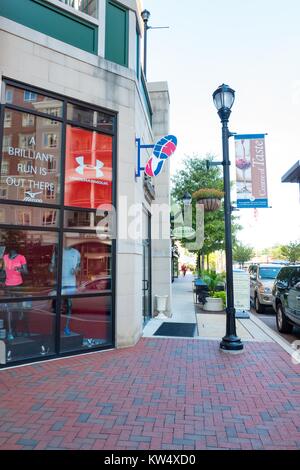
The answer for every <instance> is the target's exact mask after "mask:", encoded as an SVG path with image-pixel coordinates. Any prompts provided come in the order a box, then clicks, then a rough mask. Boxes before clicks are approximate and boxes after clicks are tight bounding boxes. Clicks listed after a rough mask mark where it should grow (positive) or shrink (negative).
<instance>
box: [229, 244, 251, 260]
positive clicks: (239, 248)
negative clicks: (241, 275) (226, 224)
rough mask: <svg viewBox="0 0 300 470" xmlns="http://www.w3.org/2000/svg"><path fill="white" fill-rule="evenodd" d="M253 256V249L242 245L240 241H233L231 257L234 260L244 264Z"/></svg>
mask: <svg viewBox="0 0 300 470" xmlns="http://www.w3.org/2000/svg"><path fill="white" fill-rule="evenodd" d="M253 256H254V251H253V248H252V247H251V246H246V245H243V244H242V243H235V246H234V248H233V252H232V258H233V260H234V261H236V262H237V263H239V264H240V265H241V266H244V263H245V262H246V261H249V260H250V259H251V258H252V257H253Z"/></svg>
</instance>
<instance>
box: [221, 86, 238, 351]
mask: <svg viewBox="0 0 300 470" xmlns="http://www.w3.org/2000/svg"><path fill="white" fill-rule="evenodd" d="M234 95H235V92H234V90H232V89H231V88H230V87H229V86H228V85H224V84H223V85H221V86H219V88H218V89H217V90H216V91H215V92H214V93H213V100H214V104H215V106H216V108H217V110H218V115H219V116H220V119H221V122H222V144H223V162H222V164H223V179H224V193H225V194H224V210H225V254H226V294H227V305H226V335H225V336H224V338H222V341H221V343H220V348H221V349H222V350H224V351H228V352H230V351H239V350H241V349H243V347H244V346H243V343H242V342H241V340H240V338H238V337H237V334H236V324H235V308H234V294H233V269H232V238H231V210H232V208H231V202H230V171H229V168H230V160H229V145H228V139H229V137H230V136H231V135H232V134H231V133H230V132H229V129H228V121H229V116H230V114H231V108H232V105H233V103H234V97H235V96H234Z"/></svg>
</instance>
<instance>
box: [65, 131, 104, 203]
mask: <svg viewBox="0 0 300 470" xmlns="http://www.w3.org/2000/svg"><path fill="white" fill-rule="evenodd" d="M111 203H112V137H111V136H108V135H103V134H99V133H98V132H95V131H88V130H85V129H80V128H78V127H73V126H67V139H66V167H65V205H66V206H74V207H85V208H88V209H96V208H97V207H98V206H99V205H100V204H111Z"/></svg>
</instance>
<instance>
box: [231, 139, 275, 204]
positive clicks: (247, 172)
mask: <svg viewBox="0 0 300 470" xmlns="http://www.w3.org/2000/svg"><path fill="white" fill-rule="evenodd" d="M234 138H235V166H236V193H237V207H238V208H240V209H246V208H259V207H268V192H267V172H266V152H265V134H243V135H235V136H234Z"/></svg>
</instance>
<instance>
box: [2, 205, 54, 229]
mask: <svg viewBox="0 0 300 470" xmlns="http://www.w3.org/2000/svg"><path fill="white" fill-rule="evenodd" d="M1 210H2V212H3V214H4V215H3V218H2V220H1V224H5V225H24V226H26V225H27V226H34V227H53V228H55V227H58V213H59V211H58V210H57V209H45V208H43V207H32V206H19V205H18V206H13V205H7V204H3V205H2V208H1Z"/></svg>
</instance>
